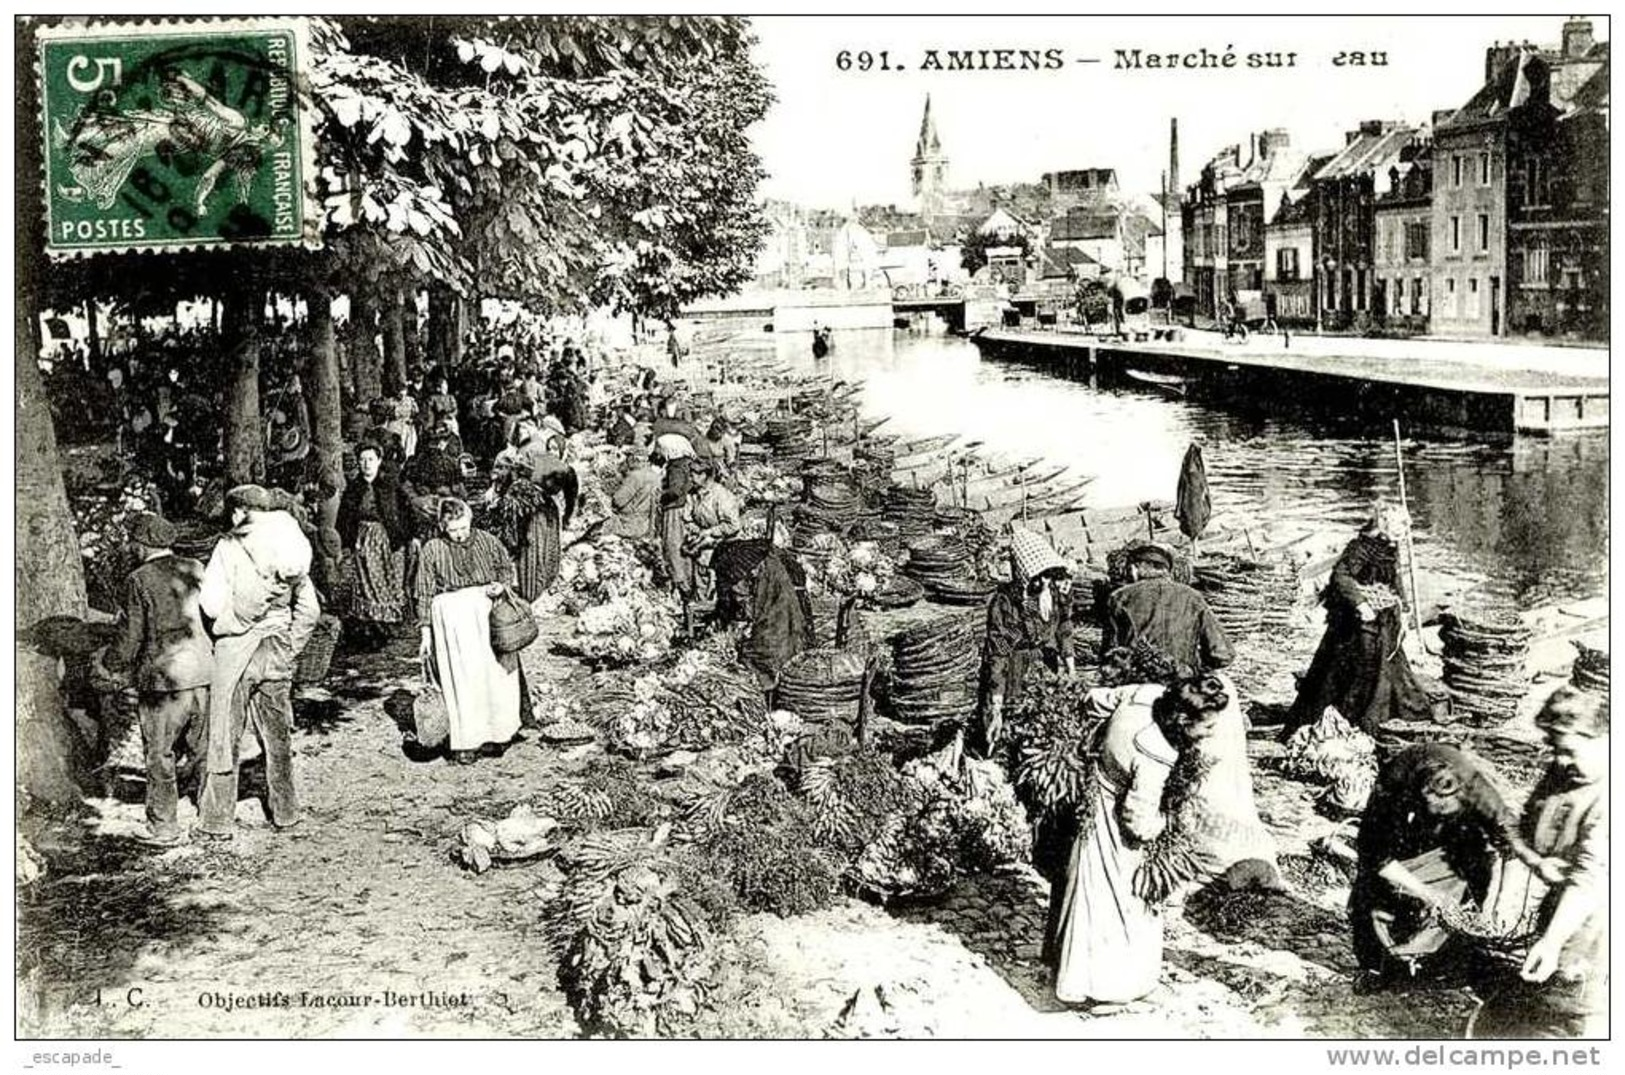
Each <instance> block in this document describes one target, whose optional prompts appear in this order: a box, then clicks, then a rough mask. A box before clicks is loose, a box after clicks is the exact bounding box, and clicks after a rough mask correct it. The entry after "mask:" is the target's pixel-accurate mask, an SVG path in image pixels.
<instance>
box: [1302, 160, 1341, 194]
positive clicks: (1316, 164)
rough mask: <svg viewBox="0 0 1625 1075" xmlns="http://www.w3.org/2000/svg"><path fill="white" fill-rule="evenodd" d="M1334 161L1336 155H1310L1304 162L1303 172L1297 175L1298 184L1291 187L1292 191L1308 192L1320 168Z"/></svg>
mask: <svg viewBox="0 0 1625 1075" xmlns="http://www.w3.org/2000/svg"><path fill="white" fill-rule="evenodd" d="M1336 159H1337V154H1336V153H1312V154H1310V155H1309V159H1308V160H1306V161H1304V164H1303V171H1301V172H1299V173H1298V182H1297V185H1296V186H1294V187H1293V189H1294V190H1308V189H1309V188H1310V186H1311V185H1312V184H1313V183H1314V181H1315V179H1316V177H1318V176H1319V175H1320V170H1321V169H1322V168H1324V167H1326V165H1328V164H1330V163H1331V162H1332V161H1334V160H1336Z"/></svg>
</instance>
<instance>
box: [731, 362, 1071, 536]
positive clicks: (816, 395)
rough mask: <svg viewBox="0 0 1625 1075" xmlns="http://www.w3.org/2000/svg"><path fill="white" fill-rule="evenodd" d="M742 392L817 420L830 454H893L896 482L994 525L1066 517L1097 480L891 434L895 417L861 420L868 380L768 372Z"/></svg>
mask: <svg viewBox="0 0 1625 1075" xmlns="http://www.w3.org/2000/svg"><path fill="white" fill-rule="evenodd" d="M737 387H738V389H739V393H738V395H739V396H740V398H742V399H744V400H746V401H751V402H755V403H758V404H764V403H771V404H772V405H773V406H774V407H775V408H781V407H782V408H785V409H789V410H792V411H795V412H797V413H806V414H809V415H813V416H816V417H817V418H818V419H819V420H820V421H821V423H822V437H823V443H824V445H825V447H826V449H827V451H826V454H830V455H832V456H833V455H836V454H851V455H853V456H856V455H859V454H867V455H870V457H871V458H881V459H886V458H888V457H889V461H890V468H891V469H890V477H891V480H892V482H894V483H895V484H897V485H903V486H908V487H911V488H918V489H930V490H932V491H933V492H934V493H935V494H936V497H937V503H938V504H939V505H940V506H942V507H951V508H967V509H973V510H976V511H978V512H980V513H982V515H983V517H984V518H985V519H986V520H987V522H988V523H990V524H992V525H994V526H999V525H1003V524H1005V523H1010V522H1017V521H1021V522H1025V523H1027V524H1029V525H1031V524H1035V523H1038V522H1040V521H1041V520H1045V519H1051V518H1056V517H1060V516H1064V515H1066V514H1067V513H1068V512H1070V511H1074V510H1076V509H1078V508H1080V507H1081V506H1082V505H1083V503H1084V500H1085V498H1086V496H1087V494H1088V489H1089V486H1090V484H1091V483H1092V482H1093V481H1094V478H1093V477H1092V476H1087V475H1078V474H1074V473H1071V471H1070V468H1068V467H1066V466H1062V465H1058V464H1054V463H1051V462H1049V461H1047V460H1045V459H1043V458H1042V457H1032V458H1020V459H1012V458H1005V457H1002V456H1000V455H998V454H996V453H992V452H989V451H987V450H986V448H985V445H983V444H982V443H981V442H979V441H975V440H967V439H965V438H964V437H963V436H961V435H960V434H957V433H941V434H934V435H930V436H922V437H910V438H905V437H901V436H895V435H891V434H888V433H887V432H885V431H884V427H885V426H886V425H887V424H888V423H889V422H890V420H891V419H890V418H889V417H882V418H874V419H865V418H863V417H862V416H861V413H860V411H859V408H858V404H857V397H858V396H859V395H861V393H862V392H863V388H864V386H863V383H862V382H851V381H833V382H831V381H829V380H827V379H824V378H819V377H816V376H796V375H794V374H793V373H791V372H790V371H788V370H781V369H774V368H772V367H769V368H767V369H764V370H761V371H760V373H759V374H758V376H757V377H756V378H753V379H752V382H748V383H744V384H740V385H738V386H737Z"/></svg>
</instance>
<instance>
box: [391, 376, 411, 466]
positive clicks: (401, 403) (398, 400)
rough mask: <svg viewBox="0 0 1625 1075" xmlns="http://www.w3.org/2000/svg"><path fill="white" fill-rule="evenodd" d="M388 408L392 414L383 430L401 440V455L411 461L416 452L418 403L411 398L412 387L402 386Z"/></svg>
mask: <svg viewBox="0 0 1625 1075" xmlns="http://www.w3.org/2000/svg"><path fill="white" fill-rule="evenodd" d="M390 406H391V408H392V414H391V417H390V419H389V421H387V422H385V423H384V428H385V429H387V430H389V431H390V432H391V433H394V434H395V435H396V436H397V437H399V438H400V439H401V453H402V455H403V457H404V458H406V459H411V458H412V456H413V455H415V454H416V453H417V450H418V420H417V419H418V401H417V400H416V399H413V398H412V386H411V385H402V386H401V391H400V395H398V396H396V397H395V398H394V399H393V400H391V401H390Z"/></svg>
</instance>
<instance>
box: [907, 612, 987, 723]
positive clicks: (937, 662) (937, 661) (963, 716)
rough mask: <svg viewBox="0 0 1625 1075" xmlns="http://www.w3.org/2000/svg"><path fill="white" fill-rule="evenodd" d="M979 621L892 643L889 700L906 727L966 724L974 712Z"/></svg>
mask: <svg viewBox="0 0 1625 1075" xmlns="http://www.w3.org/2000/svg"><path fill="white" fill-rule="evenodd" d="M983 629H984V624H983V618H982V616H980V615H978V614H967V615H963V616H956V617H954V618H952V619H947V620H938V621H935V622H932V623H927V624H923V625H921V626H919V627H915V628H912V629H911V630H908V631H905V632H903V633H902V634H900V635H898V636H897V637H896V639H894V640H893V642H892V675H891V689H890V692H889V694H890V696H889V701H890V704H891V710H892V714H893V716H895V717H896V719H897V720H898V721H900V722H902V723H904V724H911V725H933V726H934V725H938V724H941V723H943V722H947V721H954V722H961V723H962V722H964V721H967V720H969V719H970V717H971V716H972V715H973V714H974V713H975V712H976V699H977V680H978V677H979V675H980V672H981V640H982V632H983Z"/></svg>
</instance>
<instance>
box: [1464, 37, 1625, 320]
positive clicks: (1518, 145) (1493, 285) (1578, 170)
mask: <svg viewBox="0 0 1625 1075" xmlns="http://www.w3.org/2000/svg"><path fill="white" fill-rule="evenodd" d="M1608 74H1609V59H1608V46H1607V43H1606V42H1604V43H1597V42H1596V41H1594V40H1593V37H1592V33H1591V24H1590V23H1589V22H1587V21H1585V20H1583V19H1581V20H1570V21H1569V22H1568V23H1566V24H1565V25H1564V27H1563V41H1562V44H1561V45H1560V46H1558V47H1555V48H1545V49H1543V48H1540V47H1537V46H1534V45H1531V44H1529V43H1528V42H1523V43H1509V44H1501V43H1496V44H1494V45H1492V46H1491V47H1490V48H1488V49H1487V50H1485V56H1484V84H1483V85H1482V86H1481V87H1480V88H1479V89H1478V91H1477V92H1476V93H1474V94H1473V96H1472V98H1471V99H1469V100H1468V101H1467V103H1466V104H1464V105H1462V106H1461V107H1460V108H1459V109H1457V110H1456V111H1455V112H1454V113H1453V114H1452V115H1450V116H1449V117H1448V118H1446V119H1445V120H1444V121H1443V122H1441V123H1439V124H1438V126H1437V128H1436V131H1435V136H1434V195H1433V219H1432V223H1433V243H1434V279H1435V285H1434V300H1435V301H1434V313H1433V331H1434V332H1435V333H1439V334H1444V335H1454V336H1467V337H1498V336H1509V335H1513V334H1541V335H1546V334H1553V333H1556V334H1563V335H1574V336H1588V337H1593V338H1606V336H1607V310H1608V299H1607V294H1608V293H1607V281H1608V271H1607V262H1608V192H1607V171H1606V169H1607V164H1606V162H1607V149H1606V146H1607V144H1608V138H1607V133H1608Z"/></svg>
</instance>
